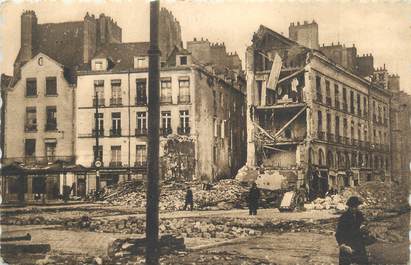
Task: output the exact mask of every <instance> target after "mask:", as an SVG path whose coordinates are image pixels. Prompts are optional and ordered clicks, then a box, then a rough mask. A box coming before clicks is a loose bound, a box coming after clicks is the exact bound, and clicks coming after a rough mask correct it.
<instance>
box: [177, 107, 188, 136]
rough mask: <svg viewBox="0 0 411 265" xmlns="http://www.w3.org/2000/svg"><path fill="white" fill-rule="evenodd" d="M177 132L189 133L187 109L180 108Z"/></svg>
mask: <svg viewBox="0 0 411 265" xmlns="http://www.w3.org/2000/svg"><path fill="white" fill-rule="evenodd" d="M179 133H180V134H188V133H190V116H189V114H188V110H181V111H180V127H179Z"/></svg>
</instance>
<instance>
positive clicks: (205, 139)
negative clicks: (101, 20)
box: [76, 8, 246, 189]
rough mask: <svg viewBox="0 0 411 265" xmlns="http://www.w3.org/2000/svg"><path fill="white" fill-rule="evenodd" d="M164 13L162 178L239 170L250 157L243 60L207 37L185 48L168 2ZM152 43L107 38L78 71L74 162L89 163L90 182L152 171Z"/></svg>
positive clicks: (108, 182) (228, 173)
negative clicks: (149, 152) (149, 147)
mask: <svg viewBox="0 0 411 265" xmlns="http://www.w3.org/2000/svg"><path fill="white" fill-rule="evenodd" d="M160 13H161V16H162V17H167V18H163V19H161V20H160V23H163V22H164V23H166V25H164V26H160V28H161V29H168V30H167V32H168V34H169V35H170V37H169V38H163V37H160V50H161V70H160V163H161V165H160V172H161V177H162V179H163V180H180V181H185V180H192V179H204V180H208V181H210V180H213V179H216V178H222V177H230V176H233V175H235V174H236V172H237V170H238V169H239V168H241V167H242V166H243V165H244V163H245V157H246V151H245V148H246V144H245V141H246V128H245V126H244V125H245V113H246V107H245V106H246V104H245V84H246V82H245V79H244V74H243V72H242V68H241V60H240V59H239V56H238V55H237V54H236V53H227V51H226V47H225V45H224V44H223V43H210V42H209V41H208V40H206V39H198V40H197V39H194V40H192V41H188V42H187V48H184V47H183V44H182V42H181V29H180V25H179V23H178V21H177V20H176V19H175V18H174V16H173V15H172V13H171V12H169V11H167V10H166V9H164V8H163V9H161V11H160ZM170 32H171V33H170ZM160 35H161V32H160ZM163 41H166V42H167V43H163ZM170 41H172V42H173V43H170ZM148 49H149V43H148V42H136V43H111V44H107V45H105V46H102V47H101V48H99V49H97V51H96V53H95V54H94V56H93V57H92V58H91V60H90V63H89V64H87V65H84V66H83V68H81V69H80V70H79V71H78V72H77V74H78V79H77V91H78V93H77V94H76V108H77V109H76V112H77V114H76V116H77V126H76V128H77V132H76V155H77V160H76V161H77V163H78V164H80V165H82V166H84V167H86V168H88V169H90V170H89V172H88V179H89V182H88V183H89V185H90V187H92V189H98V188H102V187H104V186H106V185H111V184H115V183H117V182H121V181H124V180H129V179H145V177H146V166H147V143H148V135H147V133H148V131H147V125H148V122H149V119H150V117H148V109H147V103H148V97H149V88H148V83H149V82H148V60H149V59H148ZM97 139H98V140H97ZM96 161H99V163H100V168H99V175H96V170H95V169H96V168H95V162H96Z"/></svg>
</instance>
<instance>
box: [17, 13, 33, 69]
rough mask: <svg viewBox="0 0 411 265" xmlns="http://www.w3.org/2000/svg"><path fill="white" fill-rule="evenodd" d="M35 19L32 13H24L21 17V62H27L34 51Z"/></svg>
mask: <svg viewBox="0 0 411 265" xmlns="http://www.w3.org/2000/svg"><path fill="white" fill-rule="evenodd" d="M36 29H37V17H36V13H34V11H31V10H28V11H24V12H23V14H22V15H21V38H20V52H21V61H28V60H30V59H31V58H32V57H33V54H34V52H35V50H36V48H37V47H36V40H35V37H36Z"/></svg>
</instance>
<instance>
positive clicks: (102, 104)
mask: <svg viewBox="0 0 411 265" xmlns="http://www.w3.org/2000/svg"><path fill="white" fill-rule="evenodd" d="M97 103H98V106H104V105H105V100H104V98H96V97H93V107H95V106H96V105H97Z"/></svg>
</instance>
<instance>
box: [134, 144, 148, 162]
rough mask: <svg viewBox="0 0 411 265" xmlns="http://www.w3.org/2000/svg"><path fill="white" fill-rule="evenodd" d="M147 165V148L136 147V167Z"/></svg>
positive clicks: (142, 146) (143, 146)
mask: <svg viewBox="0 0 411 265" xmlns="http://www.w3.org/2000/svg"><path fill="white" fill-rule="evenodd" d="M146 163H147V148H146V146H145V145H136V166H141V165H145V164H146Z"/></svg>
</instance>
